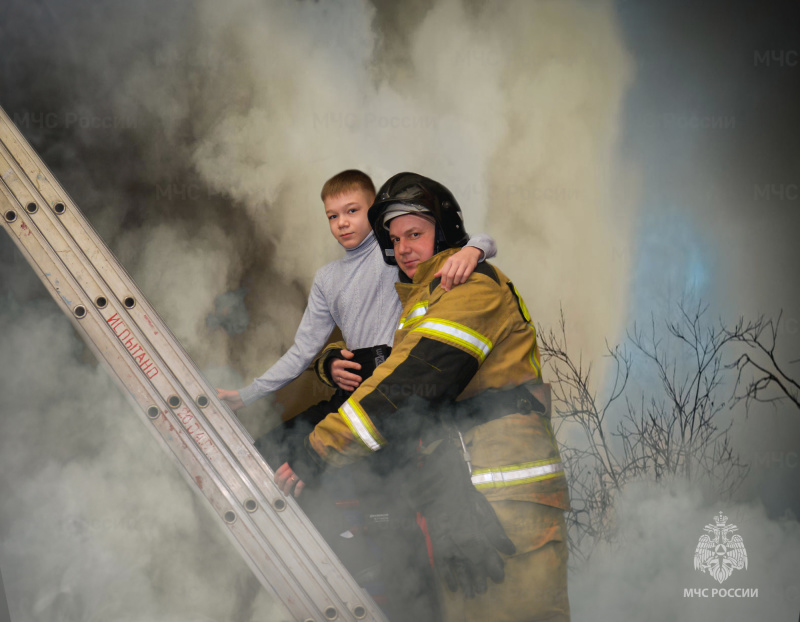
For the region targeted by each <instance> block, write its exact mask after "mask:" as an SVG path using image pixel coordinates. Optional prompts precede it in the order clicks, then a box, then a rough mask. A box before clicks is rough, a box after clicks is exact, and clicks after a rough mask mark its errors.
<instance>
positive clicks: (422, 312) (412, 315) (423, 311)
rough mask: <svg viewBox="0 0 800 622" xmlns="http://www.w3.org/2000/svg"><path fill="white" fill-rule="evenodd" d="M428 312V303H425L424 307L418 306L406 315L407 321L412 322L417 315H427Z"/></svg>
mask: <svg viewBox="0 0 800 622" xmlns="http://www.w3.org/2000/svg"><path fill="white" fill-rule="evenodd" d="M427 312H428V305H424V306H422V307H417V308H416V309H414V310H413V311H412V312H411V313H409V314H408V316H406V322H410V321H411V320H413V319H414V318H415V317H419V316H420V315H425V314H426V313H427Z"/></svg>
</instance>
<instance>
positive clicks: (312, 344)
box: [239, 270, 336, 406]
mask: <svg viewBox="0 0 800 622" xmlns="http://www.w3.org/2000/svg"><path fill="white" fill-rule="evenodd" d="M323 278H324V275H323V271H322V270H320V271H319V272H317V274H316V275H315V276H314V283H313V285H312V286H311V293H310V294H309V296H308V305H307V306H306V310H305V313H303V319H302V320H301V321H300V326H299V327H298V329H297V333H296V334H295V336H294V343H293V344H292V347H290V348H289V350H287V352H286V354H284V355H283V356H282V357H281V358H279V359H278V361H277V362H276V363H275V364H274V365H273V366H272V367H270V368H269V369H268V370H267V371H266V372H264V373H263V374H262V375H261V376H259V377H258V378H256V379H255V380H253V382H252V383H251V384H250V385H249V386H247V387H244V388H242V389H239V395H240V396H241V398H242V401H243V402H244V403H245V405H248V406H249V405H250V404H252V403H253V402H255V401H256V400H258V399H260V398H262V397H264V396H265V395H267V394H269V393H271V392H273V391H277V390H278V389H280V388H281V387H284V386H286V385H287V384H289V383H290V382H291V381H292V380H294V379H295V378H297V377H298V376H299V375H300V374H302V373H303V372H304V371H305V370H306V369H307V368H308V366H309V365H310V364H311V362H312V361H313V360H314V358H315V357H316V356H317V354H318V353H319V351H320V350H321V349H322V347H323V346H324V345H325V342H326V341H327V340H328V337H330V334H331V333H332V332H333V329H334V327H335V326H336V322H335V321H334V319H333V316H332V315H331V312H330V308H329V306H328V303H327V301H326V299H325V292H324V288H323V286H322V281H323Z"/></svg>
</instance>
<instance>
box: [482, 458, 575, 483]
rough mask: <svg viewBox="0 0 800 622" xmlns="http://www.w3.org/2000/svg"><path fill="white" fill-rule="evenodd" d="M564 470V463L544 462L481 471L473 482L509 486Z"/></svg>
mask: <svg viewBox="0 0 800 622" xmlns="http://www.w3.org/2000/svg"><path fill="white" fill-rule="evenodd" d="M563 470H564V465H563V464H561V462H553V463H552V464H543V465H540V466H532V467H525V468H521V469H510V470H505V471H501V470H496V471H488V472H487V471H484V470H483V469H481V471H484V472H480V473H478V474H476V475H473V476H472V484H473V485H474V486H480V485H486V484H494V485H498V486H508V485H511V484H515V483H517V482H519V480H526V479H533V478H537V477H542V476H544V475H552V474H553V473H560V472H561V471H563Z"/></svg>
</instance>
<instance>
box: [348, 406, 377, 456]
mask: <svg viewBox="0 0 800 622" xmlns="http://www.w3.org/2000/svg"><path fill="white" fill-rule="evenodd" d="M339 410H340V411H341V413H342V415H344V418H345V419H346V420H347V423H348V424H350V427H351V428H352V429H353V430H354V431H355V433H356V434H358V438H360V439H361V440H362V442H363V443H364V444H365V445H366V446H367V447H369V448H370V449H371V450H372V451H379V450H380V448H381V444H380V442H379V441H378V439H376V438H375V437H374V436H372V434H371V433H370V431H369V430H368V429H367V426H366V425H365V424H364V422H363V421H362V420H361V415H360V414H359V412H358V411H357V410H356V409H355V408H353V406H352V404H350V400H347V401H346V402H345V403H344V404H342V407H341V408H340V409H339Z"/></svg>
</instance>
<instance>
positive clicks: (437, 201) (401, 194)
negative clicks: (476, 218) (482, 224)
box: [368, 173, 469, 266]
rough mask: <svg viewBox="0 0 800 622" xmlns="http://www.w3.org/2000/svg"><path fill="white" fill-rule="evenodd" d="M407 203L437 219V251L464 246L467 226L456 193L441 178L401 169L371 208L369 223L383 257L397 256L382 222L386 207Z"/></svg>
mask: <svg viewBox="0 0 800 622" xmlns="http://www.w3.org/2000/svg"><path fill="white" fill-rule="evenodd" d="M398 204H399V205H407V206H409V207H412V208H417V209H420V211H423V212H429V213H430V215H431V216H433V218H434V220H435V221H436V246H435V247H434V251H433V252H434V253H439V252H441V251H443V250H444V249H446V248H454V247H458V246H464V245H465V244H466V243H467V242H468V241H469V235H468V234H467V232H466V230H465V229H464V218H463V217H462V215H461V208H460V207H459V205H458V202H457V201H456V199H455V197H454V196H453V193H452V192H450V191H449V190H448V189H447V188H445V187H444V186H443V185H442V184H440V183H439V182H438V181H433V180H432V179H428V178H427V177H423V176H422V175H418V174H417V173H398V174H397V175H394V176H393V177H390V178H389V180H388V181H387V182H386V183H385V184H383V185H382V186H381V187H380V189H379V190H378V194H377V195H376V196H375V202H374V203H373V204H372V207H370V208H369V213H368V217H369V224H370V225H372V230H373V231H374V232H375V237H376V238H377V239H378V244H380V245H381V249H383V260H384V261H385V262H386V263H388V264H390V265H393V266H394V265H397V262H396V261H395V259H394V245H393V244H392V241H391V239H390V238H389V232H388V231H387V230H386V228H385V227H384V225H383V217H384V215H385V213H386V210H387V209H388V208H389V207H390V206H392V205H398Z"/></svg>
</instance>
